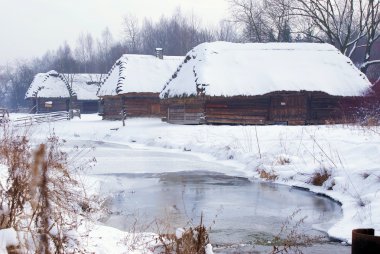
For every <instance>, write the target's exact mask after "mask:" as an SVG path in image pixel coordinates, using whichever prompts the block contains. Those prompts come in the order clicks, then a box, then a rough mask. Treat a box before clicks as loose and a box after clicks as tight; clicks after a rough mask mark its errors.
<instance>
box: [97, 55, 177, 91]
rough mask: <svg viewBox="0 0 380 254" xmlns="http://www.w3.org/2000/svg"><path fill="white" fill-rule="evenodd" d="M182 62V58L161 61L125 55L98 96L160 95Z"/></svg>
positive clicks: (114, 66) (117, 63)
mask: <svg viewBox="0 0 380 254" xmlns="http://www.w3.org/2000/svg"><path fill="white" fill-rule="evenodd" d="M182 60H183V57H182V56H164V58H163V59H159V58H157V57H155V56H150V55H130V54H125V55H123V56H122V57H121V58H120V59H119V60H117V61H116V63H115V64H114V65H113V66H112V68H111V70H110V72H109V73H108V76H107V77H106V79H105V81H104V83H103V84H102V86H101V88H100V90H99V92H98V95H99V96H106V95H117V94H124V93H133V92H136V93H143V92H151V93H159V92H160V91H161V90H162V86H163V84H164V83H165V82H166V81H167V80H168V78H169V77H170V76H171V75H172V74H173V72H174V71H175V70H176V68H177V67H178V65H179V64H180V63H181V61H182Z"/></svg>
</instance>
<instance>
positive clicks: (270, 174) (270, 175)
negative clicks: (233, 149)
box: [256, 169, 278, 181]
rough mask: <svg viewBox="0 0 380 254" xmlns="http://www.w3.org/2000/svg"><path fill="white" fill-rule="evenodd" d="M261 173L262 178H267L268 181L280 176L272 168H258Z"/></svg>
mask: <svg viewBox="0 0 380 254" xmlns="http://www.w3.org/2000/svg"><path fill="white" fill-rule="evenodd" d="M256 171H257V172H258V173H259V174H260V178H263V179H266V180H268V181H275V180H277V178H278V175H276V173H275V172H274V171H273V170H271V171H266V170H265V169H257V170H256Z"/></svg>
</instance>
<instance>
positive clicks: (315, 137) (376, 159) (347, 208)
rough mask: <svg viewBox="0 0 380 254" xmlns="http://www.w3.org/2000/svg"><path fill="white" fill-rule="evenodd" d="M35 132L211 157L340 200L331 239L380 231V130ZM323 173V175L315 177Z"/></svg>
mask: <svg viewBox="0 0 380 254" xmlns="http://www.w3.org/2000/svg"><path fill="white" fill-rule="evenodd" d="M12 117H14V116H12ZM31 132H32V133H33V135H35V136H36V137H38V138H43V136H44V135H46V134H47V133H49V132H55V134H56V135H57V136H59V137H60V138H62V139H66V140H73V141H75V140H91V141H107V142H114V143H123V144H127V143H131V142H133V143H134V144H141V145H145V146H154V147H161V148H165V149H175V150H176V151H183V152H186V151H190V150H191V151H192V152H196V153H199V154H200V155H201V156H202V158H206V159H207V160H209V161H211V162H212V161H218V162H219V163H225V164H226V165H234V166H236V168H237V169H238V170H237V171H234V172H231V173H232V174H233V175H240V176H244V177H250V178H253V177H255V178H260V176H261V177H266V178H271V179H272V181H275V182H278V183H282V184H286V185H296V186H300V187H304V188H308V189H310V190H311V191H313V192H317V193H324V194H326V195H328V196H330V197H331V198H333V199H335V200H337V201H339V202H341V203H342V209H343V218H342V219H341V220H340V221H338V222H337V223H336V224H335V225H334V226H333V227H332V228H330V229H329V230H328V234H329V235H330V236H332V237H335V238H339V239H342V240H345V241H348V242H350V240H351V239H350V238H351V230H352V229H353V228H357V227H373V228H375V229H376V231H377V232H376V233H377V234H379V232H380V218H379V217H378V216H376V214H378V213H379V212H380V198H379V195H380V193H379V191H380V129H379V128H377V129H376V128H372V129H369V128H364V129H362V128H357V127H352V126H340V125H339V126H333V125H332V126H257V127H255V126H207V125H201V126H180V125H170V124H167V123H163V122H161V121H160V120H159V119H128V120H127V121H126V126H125V127H122V126H121V122H113V121H101V120H100V118H99V117H98V116H96V115H83V117H82V119H74V120H72V121H64V122H57V123H52V124H43V125H40V126H38V127H33V128H32V129H31ZM99 159H100V158H99ZM224 173H226V172H224ZM318 173H320V177H315V176H317V174H318ZM323 175H326V176H328V175H330V176H329V178H328V179H327V180H326V181H324V182H323V181H322V182H323V183H322V186H315V185H313V184H312V182H313V178H314V179H316V178H319V180H320V179H323ZM110 230H111V229H110ZM100 231H103V229H101V230H100ZM94 232H96V231H94ZM95 234H96V233H95ZM112 235H114V236H115V237H114V238H113V239H109V240H107V242H112V241H113V240H115V241H116V242H118V241H117V240H116V238H117V237H116V236H117V235H119V236H120V237H122V233H120V234H116V233H112ZM104 241H106V240H105V239H104ZM101 242H103V241H100V242H99V245H100V244H101ZM104 251H106V249H105V250H104Z"/></svg>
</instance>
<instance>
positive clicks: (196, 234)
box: [158, 215, 209, 254]
mask: <svg viewBox="0 0 380 254" xmlns="http://www.w3.org/2000/svg"><path fill="white" fill-rule="evenodd" d="M158 240H159V241H160V243H161V246H162V248H163V253H165V254H170V253H177V254H205V253H206V245H207V244H208V243H209V237H208V232H207V229H206V227H205V225H204V224H203V215H202V216H201V221H200V223H199V225H198V226H196V227H194V228H192V227H190V228H189V229H187V230H185V231H184V232H183V234H182V236H181V237H180V238H177V236H176V235H175V234H160V235H159V238H158Z"/></svg>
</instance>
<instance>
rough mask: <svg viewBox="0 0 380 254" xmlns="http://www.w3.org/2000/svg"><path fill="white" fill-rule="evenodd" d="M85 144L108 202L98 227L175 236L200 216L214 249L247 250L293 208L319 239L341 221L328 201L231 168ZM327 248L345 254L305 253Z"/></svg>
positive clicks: (183, 155)
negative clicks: (94, 160)
mask: <svg viewBox="0 0 380 254" xmlns="http://www.w3.org/2000/svg"><path fill="white" fill-rule="evenodd" d="M92 145H94V146H95V147H96V150H95V156H96V158H97V161H98V164H97V166H96V167H95V169H94V171H93V173H94V174H95V175H96V176H97V177H99V178H100V179H101V182H102V185H101V192H102V194H104V195H106V196H109V199H108V206H109V208H110V210H111V215H110V216H109V217H107V218H105V219H104V220H103V222H104V223H105V224H106V225H109V226H113V227H116V228H119V229H121V230H126V231H141V232H144V231H145V232H146V231H153V232H161V233H167V232H174V231H175V229H176V228H178V227H183V226H189V225H197V223H199V220H200V215H201V214H202V213H203V215H204V223H205V225H206V226H208V227H210V228H211V231H210V240H211V242H212V244H213V245H215V246H222V247H227V246H230V245H233V246H236V244H248V246H251V245H252V244H254V243H255V239H256V240H257V239H264V240H265V239H270V238H271V237H272V236H273V235H274V234H276V233H278V232H279V230H280V228H281V225H282V223H284V222H285V220H286V218H287V217H288V216H289V215H291V214H292V213H293V212H295V211H296V210H300V212H299V214H298V217H297V218H298V219H299V218H300V217H303V216H307V219H306V220H305V223H304V224H303V225H302V228H301V229H302V230H304V231H305V232H306V233H307V234H310V235H321V234H322V233H321V232H320V231H318V230H316V229H321V230H327V229H328V228H329V226H330V225H331V223H333V222H335V221H336V220H338V219H339V218H340V217H341V213H342V211H341V208H340V206H339V205H338V204H337V203H335V202H333V201H331V200H330V199H328V198H325V197H321V196H317V195H314V194H312V193H309V192H306V191H303V190H299V189H295V188H291V187H288V186H283V185H276V184H272V183H263V182H258V181H254V182H252V181H249V180H248V179H247V178H244V177H242V176H239V169H238V168H237V167H235V166H234V165H232V164H231V165H228V164H227V165H226V163H219V162H218V161H209V160H203V159H202V158H201V157H199V156H197V155H196V154H192V153H188V152H181V151H176V152H173V151H166V150H164V149H150V148H149V149H148V148H144V147H138V146H134V145H133V144H132V147H131V146H127V145H120V144H111V143H103V142H93V143H92ZM245 248H246V249H247V246H246V247H245ZM263 248H264V249H265V247H263ZM326 248H327V249H326ZM248 249H249V251H250V250H252V248H248ZM223 250H224V251H227V250H228V248H227V249H226V248H224V249H223ZM319 250H320V251H321V252H319ZM332 250H333V252H339V253H349V248H348V247H344V246H340V245H339V244H333V243H329V242H326V243H323V244H321V245H318V246H315V247H314V248H311V249H310V252H307V251H306V252H305V253H326V251H327V252H329V251H332ZM233 251H236V247H233V248H232V252H233ZM313 251H314V252H313ZM239 252H240V251H239ZM241 252H243V250H242V251H241ZM247 252H248V250H247Z"/></svg>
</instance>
